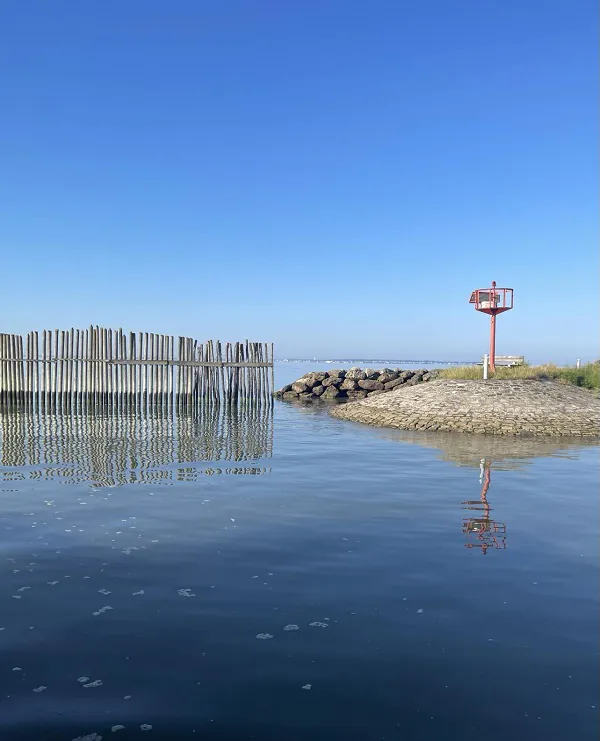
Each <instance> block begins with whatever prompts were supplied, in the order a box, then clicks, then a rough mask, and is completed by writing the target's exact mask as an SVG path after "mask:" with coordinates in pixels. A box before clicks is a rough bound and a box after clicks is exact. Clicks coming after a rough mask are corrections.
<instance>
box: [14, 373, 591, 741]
mask: <svg viewBox="0 0 600 741" xmlns="http://www.w3.org/2000/svg"><path fill="white" fill-rule="evenodd" d="M296 370H297V369H293V368H286V370H285V372H286V373H287V374H288V375H289V378H288V377H286V378H279V379H278V382H279V383H283V382H285V381H287V380H291V379H292V378H294V377H297V376H298V375H301V373H300V372H296ZM0 434H1V436H2V439H1V443H2V451H1V456H2V458H1V468H0V497H1V498H0V502H1V504H0V533H1V536H2V537H1V539H0V698H1V699H0V738H1V739H2V741H5V739H6V740H7V741H8V740H12V739H27V740H28V741H33V740H34V739H35V741H54V740H55V739H56V740H60V741H62V740H63V739H65V740H66V741H71V739H77V738H79V737H80V738H84V739H86V741H92V739H94V740H95V741H97V739H98V738H99V737H100V736H102V737H103V738H104V739H106V738H113V737H114V738H122V739H138V738H144V739H196V738H201V739H219V740H225V739H227V740H229V739H231V740H234V739H240V740H241V741H243V740H244V739H266V740H267V741H271V740H272V741H275V740H276V739H277V740H280V739H284V738H285V739H290V740H292V741H296V740H298V741H299V740H300V739H302V740H304V739H317V740H320V739H323V740H325V739H327V740H329V739H340V740H342V739H343V740H344V741H347V740H348V739H356V740H361V741H370V740H371V739H403V740H407V739H408V740H410V739H427V740H428V741H429V740H432V739H433V740H435V739H444V740H446V739H459V738H460V739H467V740H470V739H478V740H479V739H482V738H485V739H486V741H495V740H496V739H498V740H499V739H503V740H504V739H507V738H509V739H510V738H512V739H528V740H535V739H569V740H571V739H573V740H580V739H582V740H583V739H592V738H595V737H596V735H597V730H598V720H597V719H598V715H597V712H598V711H597V695H598V678H597V674H598V671H597V670H598V636H597V620H598V590H597V587H598V561H597V558H598V552H597V537H598V506H597V491H598V448H597V447H594V446H590V445H588V446H578V445H568V443H561V444H559V443H541V442H529V443H527V442H523V441H521V442H518V443H515V442H510V441H493V440H489V439H484V440H480V441H479V440H475V439H473V438H463V437H460V436H458V437H457V436H452V435H426V436H417V435H410V434H403V433H395V432H390V431H382V430H375V429H371V428H367V427H361V426H354V425H352V424H349V423H346V422H342V421H339V420H334V419H331V418H329V417H328V416H327V414H326V413H325V412H323V410H321V409H318V408H315V407H298V406H288V405H285V404H281V403H279V404H276V405H275V408H274V412H273V415H271V413H270V412H269V411H268V410H259V411H257V410H251V411H249V412H247V413H239V414H237V415H236V414H232V415H227V414H224V413H223V412H220V411H218V410H212V411H211V413H210V414H207V415H205V416H204V417H203V418H202V419H200V420H193V419H189V418H176V419H173V418H169V417H162V418H160V417H155V418H145V419H121V420H114V419H113V420H102V419H76V420H71V421H70V420H65V419H61V418H50V417H48V418H41V419H40V418H33V417H31V416H27V415H21V416H17V415H15V414H12V415H6V414H5V415H3V416H1V415H0ZM118 726H124V728H118ZM149 726H151V728H149ZM113 727H114V728H115V730H114V732H113V731H111V729H112V728H113ZM113 733H114V736H113ZM93 734H97V735H96V736H94V735H93Z"/></svg>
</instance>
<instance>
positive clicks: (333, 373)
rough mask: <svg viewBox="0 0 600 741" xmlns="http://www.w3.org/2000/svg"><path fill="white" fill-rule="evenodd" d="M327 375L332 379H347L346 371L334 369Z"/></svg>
mask: <svg viewBox="0 0 600 741" xmlns="http://www.w3.org/2000/svg"><path fill="white" fill-rule="evenodd" d="M327 375H328V376H329V377H330V378H345V377H346V371H345V370H340V369H339V368H333V369H332V370H329V371H327Z"/></svg>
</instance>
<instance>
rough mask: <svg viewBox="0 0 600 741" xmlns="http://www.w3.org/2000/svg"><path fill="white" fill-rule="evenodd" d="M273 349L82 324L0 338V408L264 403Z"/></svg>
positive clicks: (269, 390) (270, 387) (269, 387)
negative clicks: (68, 328)
mask: <svg viewBox="0 0 600 741" xmlns="http://www.w3.org/2000/svg"><path fill="white" fill-rule="evenodd" d="M273 390H274V383H273V345H272V344H271V345H268V344H266V343H258V342H248V340H246V341H245V342H243V343H242V342H236V343H229V342H228V343H227V344H226V345H225V349H224V351H223V347H222V345H221V343H220V342H214V341H212V340H210V341H208V342H206V343H205V344H201V343H198V342H197V341H196V340H194V339H193V338H191V337H178V338H177V343H176V341H175V337H174V336H172V335H161V334H154V333H148V332H137V333H135V332H130V333H129V335H127V334H126V333H124V332H123V330H122V329H116V330H112V329H104V328H102V327H89V329H85V330H80V329H74V328H71V329H70V330H58V329H55V330H43V331H42V332H41V334H40V333H39V332H37V331H33V332H29V333H28V334H27V336H26V337H25V343H24V342H23V337H22V336H21V335H16V334H0V406H3V407H9V406H18V407H21V406H24V407H27V408H29V407H35V408H38V407H39V408H42V409H48V410H50V411H52V410H73V409H74V410H78V409H87V408H89V407H93V408H107V409H115V410H122V409H128V410H136V409H148V408H153V407H156V406H162V405H167V406H168V405H171V404H175V405H177V406H178V407H183V408H186V407H189V406H190V405H191V406H193V405H195V404H197V403H198V402H199V401H201V400H207V399H209V400H211V401H213V402H220V401H224V402H227V403H234V404H235V403H238V402H240V401H242V400H244V401H246V402H264V403H267V404H270V403H271V400H272V391H273Z"/></svg>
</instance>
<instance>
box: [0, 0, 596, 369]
mask: <svg viewBox="0 0 600 741" xmlns="http://www.w3.org/2000/svg"><path fill="white" fill-rule="evenodd" d="M596 23H597V10H596V3H595V2H593V1H592V0H518V1H517V0H514V1H512V0H510V1H508V2H507V0H421V1H417V0H411V1H408V0H372V2H365V0H360V1H359V0H302V1H300V0H289V2H281V1H280V0H270V1H269V2H267V1H266V0H244V1H241V0H212V1H210V2H209V1H204V0H177V2H166V1H165V0H161V1H160V2H156V1H152V0H105V1H104V2H76V1H75V0H71V1H70V2H66V1H64V0H63V1H62V2H61V0H54V1H53V2H48V1H47V0H5V2H3V3H2V7H1V8H0V66H1V69H2V70H3V72H2V75H1V76H0V100H1V101H2V115H1V117H0V162H1V163H2V164H1V167H0V245H1V249H2V267H3V279H2V290H1V293H0V316H1V318H2V326H1V327H0V329H1V330H2V331H27V330H29V329H32V328H44V327H60V328H62V327H67V326H68V327H70V326H73V325H74V326H86V325H89V324H90V323H94V324H100V325H104V326H115V327H116V326H123V327H124V328H126V329H134V330H140V329H141V330H146V331H158V332H171V333H174V334H190V335H192V336H194V337H196V338H198V339H200V340H204V339H207V338H209V337H214V338H219V339H222V340H229V339H244V338H246V337H248V338H250V339H254V340H265V341H273V342H275V343H276V352H277V354H278V355H279V356H281V357H285V356H290V355H294V356H314V355H316V356H321V357H323V356H338V357H339V356H341V355H343V356H352V355H354V356H358V357H365V356H381V357H390V356H391V357H427V358H463V357H467V358H470V357H472V356H478V355H480V354H481V353H483V352H485V351H486V346H487V337H488V323H487V318H486V317H484V316H482V315H479V314H477V313H476V312H475V311H474V310H473V308H472V307H470V306H469V305H468V303H467V301H468V297H469V293H470V291H471V290H473V289H474V288H478V287H484V286H486V285H488V284H489V283H490V281H491V280H492V279H495V280H496V281H497V282H498V285H501V286H502V285H506V286H511V287H514V289H515V309H514V311H513V312H510V313H508V314H506V315H505V316H503V317H501V318H500V320H499V328H498V352H500V353H503V352H504V353H515V354H517V353H518V354H525V355H526V356H527V357H528V358H530V359H532V360H534V361H544V360H548V359H553V360H556V361H557V362H566V361H572V360H574V359H575V358H576V357H582V358H588V357H590V358H591V357H594V356H597V354H598V340H597V336H598V302H597V291H598V228H597V217H598V211H597V206H596V202H597V197H598V183H597V175H596V164H597V144H596V141H595V139H596V129H597V113H596V107H597V94H596V84H597V71H596V70H597V64H596V53H597V36H596V30H595V28H596Z"/></svg>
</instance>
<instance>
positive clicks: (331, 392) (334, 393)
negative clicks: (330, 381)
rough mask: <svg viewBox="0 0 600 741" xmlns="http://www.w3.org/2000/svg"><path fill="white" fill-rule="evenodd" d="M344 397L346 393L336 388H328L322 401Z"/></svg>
mask: <svg viewBox="0 0 600 741" xmlns="http://www.w3.org/2000/svg"><path fill="white" fill-rule="evenodd" d="M343 396H344V392H343V391H340V390H339V389H337V388H336V387H335V386H327V388H326V389H325V391H324V392H323V394H322V396H321V398H322V399H340V398H342V397H343Z"/></svg>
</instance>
